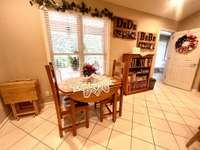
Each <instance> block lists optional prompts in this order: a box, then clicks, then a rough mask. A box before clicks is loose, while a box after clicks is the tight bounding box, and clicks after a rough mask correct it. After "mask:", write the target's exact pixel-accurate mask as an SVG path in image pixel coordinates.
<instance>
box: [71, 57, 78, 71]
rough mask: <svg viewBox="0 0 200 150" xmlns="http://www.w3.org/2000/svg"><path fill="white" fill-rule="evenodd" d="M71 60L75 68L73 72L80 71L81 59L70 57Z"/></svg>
mask: <svg viewBox="0 0 200 150" xmlns="http://www.w3.org/2000/svg"><path fill="white" fill-rule="evenodd" d="M69 60H70V63H71V67H72V68H73V70H78V68H79V58H78V57H71V56H69Z"/></svg>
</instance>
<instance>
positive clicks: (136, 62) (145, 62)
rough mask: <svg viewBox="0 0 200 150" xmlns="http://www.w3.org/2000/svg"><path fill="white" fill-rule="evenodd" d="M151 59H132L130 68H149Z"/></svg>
mask: <svg viewBox="0 0 200 150" xmlns="http://www.w3.org/2000/svg"><path fill="white" fill-rule="evenodd" d="M151 61H152V60H151V59H148V58H144V59H135V58H133V59H132V62H131V66H130V67H131V68H134V67H150V66H151Z"/></svg>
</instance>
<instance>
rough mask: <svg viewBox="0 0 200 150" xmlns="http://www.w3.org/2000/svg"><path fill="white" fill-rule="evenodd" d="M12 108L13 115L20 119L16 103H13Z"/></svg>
mask: <svg viewBox="0 0 200 150" xmlns="http://www.w3.org/2000/svg"><path fill="white" fill-rule="evenodd" d="M11 109H12V112H13V116H14V117H15V119H17V120H19V117H18V116H17V110H16V108H15V104H11Z"/></svg>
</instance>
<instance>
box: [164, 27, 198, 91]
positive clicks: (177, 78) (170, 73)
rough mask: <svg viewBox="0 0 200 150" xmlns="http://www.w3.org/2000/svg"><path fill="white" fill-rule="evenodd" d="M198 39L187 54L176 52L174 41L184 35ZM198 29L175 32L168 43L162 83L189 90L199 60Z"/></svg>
mask: <svg viewBox="0 0 200 150" xmlns="http://www.w3.org/2000/svg"><path fill="white" fill-rule="evenodd" d="M188 33H192V34H194V35H196V36H197V37H198V41H199V43H198V46H197V48H196V49H195V50H193V51H191V52H189V53H188V54H180V53H178V52H176V49H175V43H176V41H177V40H178V39H179V38H180V37H182V36H183V35H185V34H188ZM199 44H200V29H196V30H189V31H183V32H175V33H174V34H173V35H172V36H171V39H170V41H169V45H168V57H167V63H166V68H165V73H164V83H166V84H168V85H172V86H175V87H178V88H181V89H185V90H191V88H192V84H193V81H194V77H195V74H196V71H197V67H198V63H199V59H200V46H199Z"/></svg>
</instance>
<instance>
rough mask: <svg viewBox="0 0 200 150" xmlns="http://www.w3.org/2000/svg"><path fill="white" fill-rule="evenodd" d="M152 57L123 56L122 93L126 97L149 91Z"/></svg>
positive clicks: (138, 55)
mask: <svg viewBox="0 0 200 150" xmlns="http://www.w3.org/2000/svg"><path fill="white" fill-rule="evenodd" d="M152 60H153V55H146V56H142V55H140V54H124V55H123V62H124V64H125V66H124V92H125V94H126V95H128V94H133V93H137V92H141V91H146V90H148V89H149V80H150V72H151V65H152Z"/></svg>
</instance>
